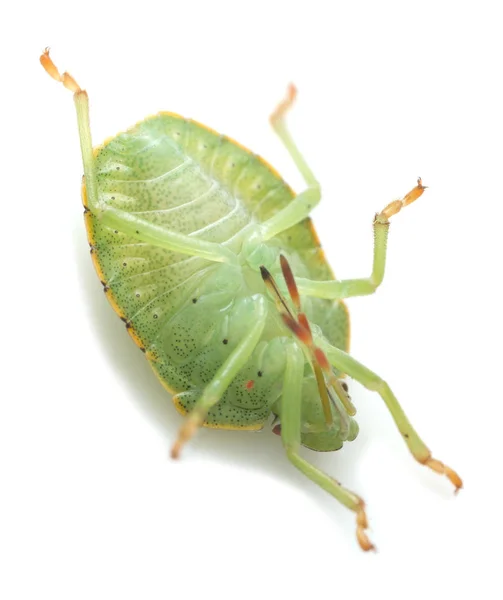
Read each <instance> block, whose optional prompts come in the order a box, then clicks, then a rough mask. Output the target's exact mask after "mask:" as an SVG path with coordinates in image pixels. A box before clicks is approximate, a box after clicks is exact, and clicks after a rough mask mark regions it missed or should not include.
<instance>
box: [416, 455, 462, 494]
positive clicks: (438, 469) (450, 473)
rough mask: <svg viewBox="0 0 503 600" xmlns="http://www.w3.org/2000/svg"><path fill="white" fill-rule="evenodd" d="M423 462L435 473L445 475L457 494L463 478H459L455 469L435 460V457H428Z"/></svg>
mask: <svg viewBox="0 0 503 600" xmlns="http://www.w3.org/2000/svg"><path fill="white" fill-rule="evenodd" d="M424 464H425V465H426V466H427V467H429V468H430V469H431V470H432V471H435V473H438V474H439V475H445V476H446V477H447V478H448V479H449V481H450V482H451V483H452V485H453V486H454V487H455V490H454V493H455V494H457V493H458V492H459V490H460V489H461V488H462V487H463V480H462V479H461V477H460V476H459V475H458V474H457V473H456V471H454V470H453V469H451V468H450V467H448V466H446V465H444V463H443V462H441V461H439V460H437V459H436V458H432V457H430V458H427V459H426V460H425V461H424Z"/></svg>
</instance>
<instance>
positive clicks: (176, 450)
mask: <svg viewBox="0 0 503 600" xmlns="http://www.w3.org/2000/svg"><path fill="white" fill-rule="evenodd" d="M180 450H181V444H180V443H179V442H178V441H176V442H175V443H174V444H173V447H172V448H171V452H170V456H171V458H172V459H173V460H178V459H179V458H180Z"/></svg>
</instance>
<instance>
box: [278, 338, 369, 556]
mask: <svg viewBox="0 0 503 600" xmlns="http://www.w3.org/2000/svg"><path fill="white" fill-rule="evenodd" d="M303 377H304V354H303V352H302V350H301V349H300V347H299V346H297V344H291V345H290V346H289V347H288V348H287V362H286V369H285V378H284V385H283V400H282V403H281V438H282V441H283V445H284V446H285V450H286V453H287V456H288V458H289V460H290V461H291V463H292V464H293V465H295V467H297V469H299V471H301V472H302V473H304V475H306V477H309V479H311V481H313V482H314V483H316V484H318V485H319V486H320V487H321V488H323V489H324V490H325V491H326V492H328V493H329V494H331V495H332V496H333V497H334V498H336V499H337V500H338V501H339V502H341V503H342V504H344V506H346V507H347V508H349V509H350V510H352V511H353V512H355V513H356V537H357V539H358V543H359V544H360V546H361V548H362V549H363V550H374V549H375V548H374V545H373V544H372V542H371V541H370V540H369V538H368V537H367V534H366V532H365V530H366V529H367V527H368V523H367V515H366V513H365V503H364V502H363V500H362V499H361V498H360V497H359V496H357V495H356V494H354V493H353V492H351V491H349V490H348V489H346V488H345V487H343V486H342V485H341V484H340V483H339V482H338V481H336V480H335V479H334V478H333V477H330V476H329V475H327V474H326V473H324V472H323V471H321V470H320V469H318V468H317V467H315V466H314V465H312V464H311V463H309V462H308V461H307V460H305V459H304V458H302V457H301V456H300V454H299V448H300V432H301V407H302V380H303Z"/></svg>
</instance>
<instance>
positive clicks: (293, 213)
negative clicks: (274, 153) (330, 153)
mask: <svg viewBox="0 0 503 600" xmlns="http://www.w3.org/2000/svg"><path fill="white" fill-rule="evenodd" d="M296 94H297V90H296V89H295V86H293V85H292V84H290V86H289V88H288V91H287V96H286V98H285V99H284V100H283V102H281V103H280V104H279V105H278V107H277V109H276V110H275V111H274V112H273V114H272V115H271V118H270V121H271V125H272V127H273V129H274V131H275V132H276V133H277V134H278V136H279V138H280V139H281V141H282V142H283V144H284V145H285V147H286V149H287V150H288V153H289V154H290V156H291V157H292V159H293V161H294V163H295V166H296V167H297V168H298V169H299V171H300V172H301V174H302V177H303V178H304V180H305V182H306V183H307V185H308V188H307V189H306V190H304V191H303V192H302V193H300V194H298V195H297V196H296V197H295V198H294V199H293V200H292V201H291V202H290V204H289V205H288V206H286V207H285V208H284V209H283V210H281V211H280V212H279V213H278V214H277V215H275V216H274V217H272V218H271V219H269V220H268V221H266V222H265V223H264V224H263V225H262V227H261V233H262V238H263V239H264V240H268V239H270V238H272V237H274V236H275V235H277V234H278V233H281V232H282V231H285V230H286V229H289V228H290V227H292V226H293V225H295V224H296V223H299V222H300V221H302V220H304V219H305V218H306V217H307V216H308V215H309V213H310V212H311V211H312V209H313V208H314V207H315V206H316V205H317V204H318V203H319V201H320V199H321V192H320V184H319V183H318V181H317V179H316V177H315V176H314V174H313V172H312V171H311V169H310V168H309V166H308V164H307V163H306V161H305V160H304V157H303V156H302V154H301V153H300V152H299V150H298V148H297V146H296V145H295V142H294V141H293V138H292V137H291V135H290V132H289V131H288V128H287V126H286V119H285V116H286V113H287V112H288V109H289V108H290V107H291V105H292V103H293V101H294V100H295V96H296Z"/></svg>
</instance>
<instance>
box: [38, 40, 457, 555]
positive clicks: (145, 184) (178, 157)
mask: <svg viewBox="0 0 503 600" xmlns="http://www.w3.org/2000/svg"><path fill="white" fill-rule="evenodd" d="M41 63H42V65H43V67H44V68H45V70H46V71H47V72H48V73H49V75H51V76H52V77H53V78H54V79H56V80H57V81H60V82H62V83H63V84H64V86H65V87H66V88H68V89H69V90H71V91H72V92H73V93H74V101H75V106H76V109H77V120H78V128H79V134H80V145H81V150H82V158H83V163H84V181H83V187H82V189H83V201H84V206H85V213H84V214H85V222H86V227H87V232H88V237H89V243H90V246H91V255H92V258H93V261H94V265H95V267H96V270H97V273H98V276H99V277H100V279H101V282H102V283H103V286H104V290H105V293H106V295H107V297H108V299H109V300H110V302H111V303H112V305H113V307H114V309H115V311H116V312H117V313H118V314H119V316H120V317H121V319H123V321H124V322H125V324H126V327H127V329H128V331H129V333H130V334H131V336H132V337H133V339H134V340H135V342H136V343H137V344H138V345H139V346H140V348H141V349H142V350H143V352H144V353H145V356H146V358H147V359H148V360H149V362H150V364H151V366H152V368H153V370H154V372H155V373H156V375H157V376H158V377H159V379H160V381H161V383H162V384H163V385H164V386H165V387H166V388H167V389H168V390H169V391H170V392H171V393H172V394H173V400H174V402H175V405H176V407H177V408H178V410H179V411H180V412H181V413H183V414H184V415H187V417H186V420H185V422H184V425H183V426H182V427H181V430H180V432H179V436H178V439H177V440H176V441H175V443H174V445H173V449H172V456H173V457H174V458H176V457H178V456H179V454H180V451H181V449H182V447H183V445H184V444H185V443H186V442H187V441H188V440H189V439H190V438H191V437H192V436H193V435H194V433H195V432H196V431H197V429H198V428H199V427H200V426H206V427H215V428H224V429H245V430H246V429H247V430H257V429H261V428H262V427H263V426H264V425H265V424H266V423H267V421H268V420H269V419H270V418H271V415H273V416H274V417H275V423H276V424H275V425H274V426H273V428H274V431H275V433H278V434H279V435H281V439H282V441H283V445H284V447H285V451H286V454H287V456H288V458H289V460H290V461H291V462H292V463H293V464H294V465H295V466H296V467H297V468H298V469H300V471H302V472H303V473H304V474H305V475H306V476H307V477H308V478H309V479H311V480H312V481H314V482H315V483H317V484H318V485H319V486H321V487H322V488H323V489H324V490H326V491H327V492H328V493H329V494H331V495H332V496H334V497H335V498H337V500H339V501H340V502H342V503H343V504H344V505H345V506H347V507H348V508H349V509H350V510H352V511H354V512H355V513H356V523H357V538H358V542H359V544H360V546H361V547H362V548H363V549H364V550H370V549H372V548H373V545H372V543H371V542H370V540H369V539H368V537H367V534H366V531H365V530H366V528H367V517H366V514H365V505H364V502H363V500H362V499H361V498H360V497H359V496H358V495H356V494H355V493H353V492H351V491H350V490H348V489H346V488H344V487H343V486H342V485H340V484H339V483H338V482H337V481H336V480H335V479H333V478H332V477H330V476H329V475H327V474H325V473H324V472H322V471H321V470H319V469H318V468H316V467H315V466H313V465H312V464H310V463H309V462H308V461H307V460H305V459H304V458H302V457H301V456H300V454H299V448H300V446H301V445H303V446H306V447H308V448H311V449H312V450H317V451H333V450H338V449H339V448H341V447H342V445H343V443H344V442H346V441H351V440H353V439H355V437H356V435H357V433H358V426H357V424H356V422H355V420H354V419H353V417H354V414H355V408H354V406H353V404H352V403H351V400H350V398H349V396H348V394H347V389H348V388H347V385H346V384H345V382H344V381H343V380H342V378H343V377H344V376H346V375H347V376H349V377H351V378H353V379H355V380H356V381H358V382H360V383H361V384H362V385H364V386H365V387H366V388H368V389H369V390H372V391H375V392H377V393H378V394H379V395H380V396H381V398H382V399H383V401H384V403H385V404H386V406H387V407H388V409H389V411H390V413H391V415H392V417H393V419H394V421H395V423H396V425H397V427H398V430H399V432H400V434H401V435H402V437H403V439H404V441H405V443H406V444H407V446H408V448H409V450H410V451H411V453H412V455H413V456H414V458H415V459H416V460H417V461H419V462H420V463H422V464H424V465H426V466H427V467H429V468H431V469H433V470H434V471H436V472H437V473H440V474H444V475H446V476H447V477H448V478H449V479H450V481H451V482H452V483H453V484H454V486H455V488H456V490H458V489H460V488H461V487H462V481H461V479H460V478H459V476H458V475H457V474H456V473H455V472H454V471H453V470H452V469H450V468H449V467H447V466H446V465H444V464H443V463H442V462H440V461H439V460H436V459H434V458H433V457H432V455H431V452H430V450H429V449H428V447H427V446H426V445H425V444H424V442H423V441H422V440H421V438H420V437H419V435H418V434H417V433H416V431H415V430H414V428H413V427H412V425H411V424H410V423H409V421H408V419H407V417H406V416H405V414H404V412H403V410H402V408H401V407H400V404H399V403H398V401H397V399H396V398H395V396H394V394H393V392H392V391H391V388H390V387H389V385H388V384H387V383H386V382H385V381H383V380H382V379H381V378H380V377H379V376H378V375H376V374H375V373H373V372H372V371H371V370H369V369H368V368H367V367H365V366H363V365H362V364H360V363H359V362H358V361H357V360H355V359H354V358H352V357H351V356H350V355H349V354H348V346H349V316H348V312H347V309H346V306H345V304H344V302H343V300H344V299H345V298H350V297H352V296H361V295H366V294H372V293H373V292H374V291H375V290H376V288H377V287H378V286H379V285H380V284H381V282H382V280H383V276H384V267H385V261H386V242H387V237H388V229H389V219H390V217H392V216H393V215H395V214H396V213H398V212H399V211H400V210H401V209H402V208H404V207H405V206H407V205H408V204H410V203H411V202H413V201H414V200H416V199H417V198H419V197H420V196H421V194H422V193H423V191H424V189H425V188H424V186H423V185H422V182H421V180H420V179H419V180H418V183H417V185H416V186H415V187H414V188H413V189H412V190H411V191H410V192H409V193H408V194H406V195H405V196H404V198H403V199H402V200H395V201H394V202H392V203H391V204H389V205H388V206H386V208H384V210H382V211H381V212H380V213H378V214H377V215H376V217H375V219H374V224H373V227H374V260H373V268H372V273H371V275H370V277H368V278H366V279H351V280H335V279H334V276H333V273H332V271H331V270H330V267H329V266H328V264H327V262H326V260H325V257H324V255H323V252H322V251H321V248H320V245H319V242H318V238H317V236H316V233H315V231H314V228H313V226H312V224H311V220H310V218H309V215H310V213H311V211H312V209H313V208H314V207H315V206H316V205H317V204H318V202H319V201H320V185H319V183H318V181H317V180H316V177H315V176H314V174H313V172H312V171H311V169H310V167H309V166H308V164H307V163H306V161H305V160H304V158H303V156H302V154H301V153H300V152H299V150H298V149H297V147H296V145H295V143H294V142H293V140H292V138H291V136H290V133H289V131H288V129H287V126H286V122H285V115H286V112H287V110H288V108H289V107H290V105H291V104H292V102H293V100H294V97H295V88H294V87H293V86H291V87H290V88H289V92H288V95H287V97H286V99H285V100H284V101H283V102H282V103H281V104H280V105H279V106H278V108H277V110H276V111H275V112H274V113H273V115H272V117H271V123H272V126H273V128H274V130H275V131H276V133H277V134H278V136H279V137H280V139H281V140H282V141H283V143H284V145H285V148H286V149H287V150H288V152H289V153H290V155H291V157H292V159H293V161H294V162H295V164H296V166H297V167H298V169H299V171H300V172H301V174H302V176H303V178H304V180H305V182H306V189H305V190H304V191H303V192H302V193H300V194H297V195H295V194H294V192H293V191H292V190H291V188H290V187H289V186H288V185H287V184H286V183H285V182H284V181H283V180H282V179H281V177H280V176H279V175H278V173H277V172H276V171H274V169H272V168H271V167H270V166H269V165H268V164H267V163H266V162H265V161H264V160H263V159H261V158H260V157H258V156H257V155H255V154H253V153H251V152H250V151H249V150H247V149H246V148H243V147H242V146H240V145H239V144H237V143H236V142H234V141H232V140H231V139H229V138H227V137H225V136H221V135H218V134H217V133H215V132H214V131H212V130H210V129H208V128H207V127H204V126H203V125H201V124H199V123H197V122H195V121H192V120H188V119H184V118H182V117H180V116H178V115H174V114H172V113H159V114H157V115H155V116H152V117H149V118H147V119H145V120H143V121H141V122H140V123H138V124H137V125H135V126H134V127H132V128H131V129H129V130H128V131H126V132H125V133H120V134H119V135H117V136H116V137H114V138H112V139H110V140H108V141H107V142H106V143H105V144H104V145H102V146H100V147H98V148H96V149H94V150H93V147H92V143H91V133H90V127H89V107H88V96H87V93H86V92H85V91H84V90H82V89H81V88H80V87H79V86H78V85H77V83H76V81H75V80H74V79H73V78H72V77H71V76H70V75H69V74H68V73H64V74H62V75H60V73H59V71H58V70H57V68H56V67H55V65H54V63H53V62H52V60H51V59H50V57H49V53H48V51H47V50H46V51H45V52H44V54H43V55H42V56H41Z"/></svg>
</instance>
